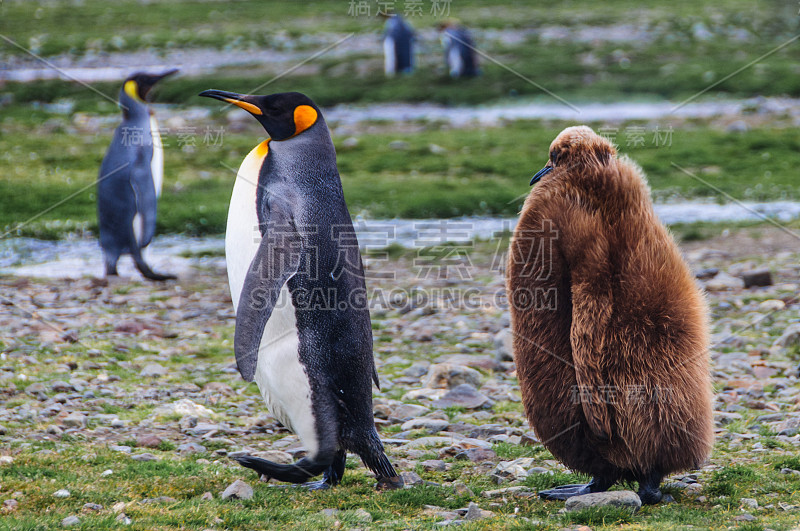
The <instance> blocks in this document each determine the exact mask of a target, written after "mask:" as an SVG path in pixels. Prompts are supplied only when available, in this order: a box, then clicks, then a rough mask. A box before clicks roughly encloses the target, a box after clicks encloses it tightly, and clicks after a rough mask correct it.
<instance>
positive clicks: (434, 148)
mask: <svg viewBox="0 0 800 531" xmlns="http://www.w3.org/2000/svg"><path fill="white" fill-rule="evenodd" d="M428 150H429V151H430V152H431V153H433V154H434V155H446V154H447V149H445V148H443V147H442V146H439V145H437V144H429V145H428Z"/></svg>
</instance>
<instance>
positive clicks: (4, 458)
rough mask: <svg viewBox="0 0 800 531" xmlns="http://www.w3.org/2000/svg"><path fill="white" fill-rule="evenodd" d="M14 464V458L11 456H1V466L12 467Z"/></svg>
mask: <svg viewBox="0 0 800 531" xmlns="http://www.w3.org/2000/svg"><path fill="white" fill-rule="evenodd" d="M13 462H14V458H13V457H11V456H10V455H0V465H10V464H11V463H13Z"/></svg>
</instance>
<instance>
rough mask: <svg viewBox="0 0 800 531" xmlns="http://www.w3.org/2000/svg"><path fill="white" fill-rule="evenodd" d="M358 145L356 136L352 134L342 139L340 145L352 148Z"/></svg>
mask: <svg viewBox="0 0 800 531" xmlns="http://www.w3.org/2000/svg"><path fill="white" fill-rule="evenodd" d="M357 146H358V138H356V137H354V136H348V137H347V138H345V139H344V140H342V147H343V148H348V149H350V148H354V147H357Z"/></svg>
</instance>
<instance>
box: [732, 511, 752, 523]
mask: <svg viewBox="0 0 800 531" xmlns="http://www.w3.org/2000/svg"><path fill="white" fill-rule="evenodd" d="M733 519H734V520H736V521H737V522H752V521H754V520H755V519H756V517H755V516H753V515H752V514H750V513H744V514H740V515H738V516H734V517H733Z"/></svg>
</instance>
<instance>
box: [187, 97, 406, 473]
mask: <svg viewBox="0 0 800 531" xmlns="http://www.w3.org/2000/svg"><path fill="white" fill-rule="evenodd" d="M201 96H206V97H211V98H215V99H219V100H222V101H225V102H228V103H231V104H233V105H236V106H238V107H240V108H243V109H245V110H247V111H248V112H249V113H250V114H251V115H253V117H255V118H256V119H257V120H258V121H259V122H260V123H261V125H262V126H263V127H264V129H265V130H266V131H267V133H268V134H269V135H270V139H269V140H267V141H264V142H262V143H261V144H259V146H257V147H256V148H254V149H253V151H251V153H250V154H249V155H248V156H247V157H246V158H245V160H244V162H243V163H242V166H241V168H240V169H239V172H238V174H237V178H236V183H235V184H234V191H233V195H232V198H231V208H230V210H229V213H228V228H227V231H226V239H225V248H226V260H227V266H228V277H229V282H230V287H231V297H232V299H233V302H234V306H235V308H236V331H235V337H234V350H235V354H236V362H237V366H238V368H239V371H240V373H241V374H242V377H243V378H244V379H245V380H248V381H252V380H255V381H256V383H257V384H258V387H259V389H260V391H261V393H262V395H263V396H264V399H265V401H266V402H267V404H268V406H269V408H270V410H271V412H272V413H273V415H275V417H276V418H278V419H279V420H280V421H281V423H283V424H284V425H285V426H287V427H289V428H290V429H292V430H293V431H294V432H295V433H297V434H298V436H299V437H300V439H301V441H302V442H303V444H304V446H305V447H306V449H307V456H306V457H304V458H303V459H301V460H300V461H298V462H297V463H295V464H293V465H279V464H276V463H272V462H269V461H266V460H264V459H258V458H254V457H244V458H239V459H238V461H239V462H240V463H241V464H243V465H244V466H247V467H250V468H253V469H254V470H256V471H258V472H260V473H261V474H264V475H267V476H269V477H274V478H275V479H278V480H281V481H290V482H293V483H301V482H305V481H307V480H309V479H310V478H312V477H313V476H316V475H319V474H320V473H323V474H324V476H323V480H322V481H320V482H316V483H312V484H310V486H311V487H314V488H325V487H328V486H332V485H335V484H336V483H338V481H339V480H340V479H341V475H342V473H343V471H344V462H345V457H346V452H347V451H352V452H355V453H356V454H358V455H359V456H360V457H361V458H362V460H363V461H364V463H365V464H366V465H367V467H368V468H369V469H370V470H372V471H373V472H374V473H375V474H376V476H377V477H378V479H379V485H382V486H389V487H396V486H398V485H402V480H401V479H399V477H398V476H397V474H396V473H395V471H394V469H393V468H392V466H391V464H390V463H389V461H388V459H387V457H386V455H385V453H384V451H383V446H382V444H381V442H380V439H379V437H378V434H377V432H376V431H375V426H374V420H373V416H372V391H371V386H372V382H373V381H374V382H375V383H377V375H376V373H375V365H374V360H373V357H372V329H371V323H370V317H369V310H368V308H367V304H366V286H365V283H364V271H363V267H362V263H361V255H360V252H359V249H358V242H357V240H356V236H355V231H354V229H353V225H352V222H351V219H350V214H349V212H348V210H347V205H346V204H345V201H344V194H343V192H342V185H341V180H340V177H339V172H338V170H337V168H336V152H335V150H334V147H333V142H332V141H331V138H330V133H329V132H328V128H327V125H326V124H325V120H324V118H323V117H322V113H321V111H320V109H319V108H318V107H317V106H316V105H315V104H314V102H313V101H312V100H311V99H310V98H308V97H307V96H305V95H303V94H300V93H297V92H290V93H282V94H273V95H269V96H250V95H243V94H236V93H231V92H223V91H218V90H207V91H205V92H203V93H201ZM259 240H260V241H259Z"/></svg>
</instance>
